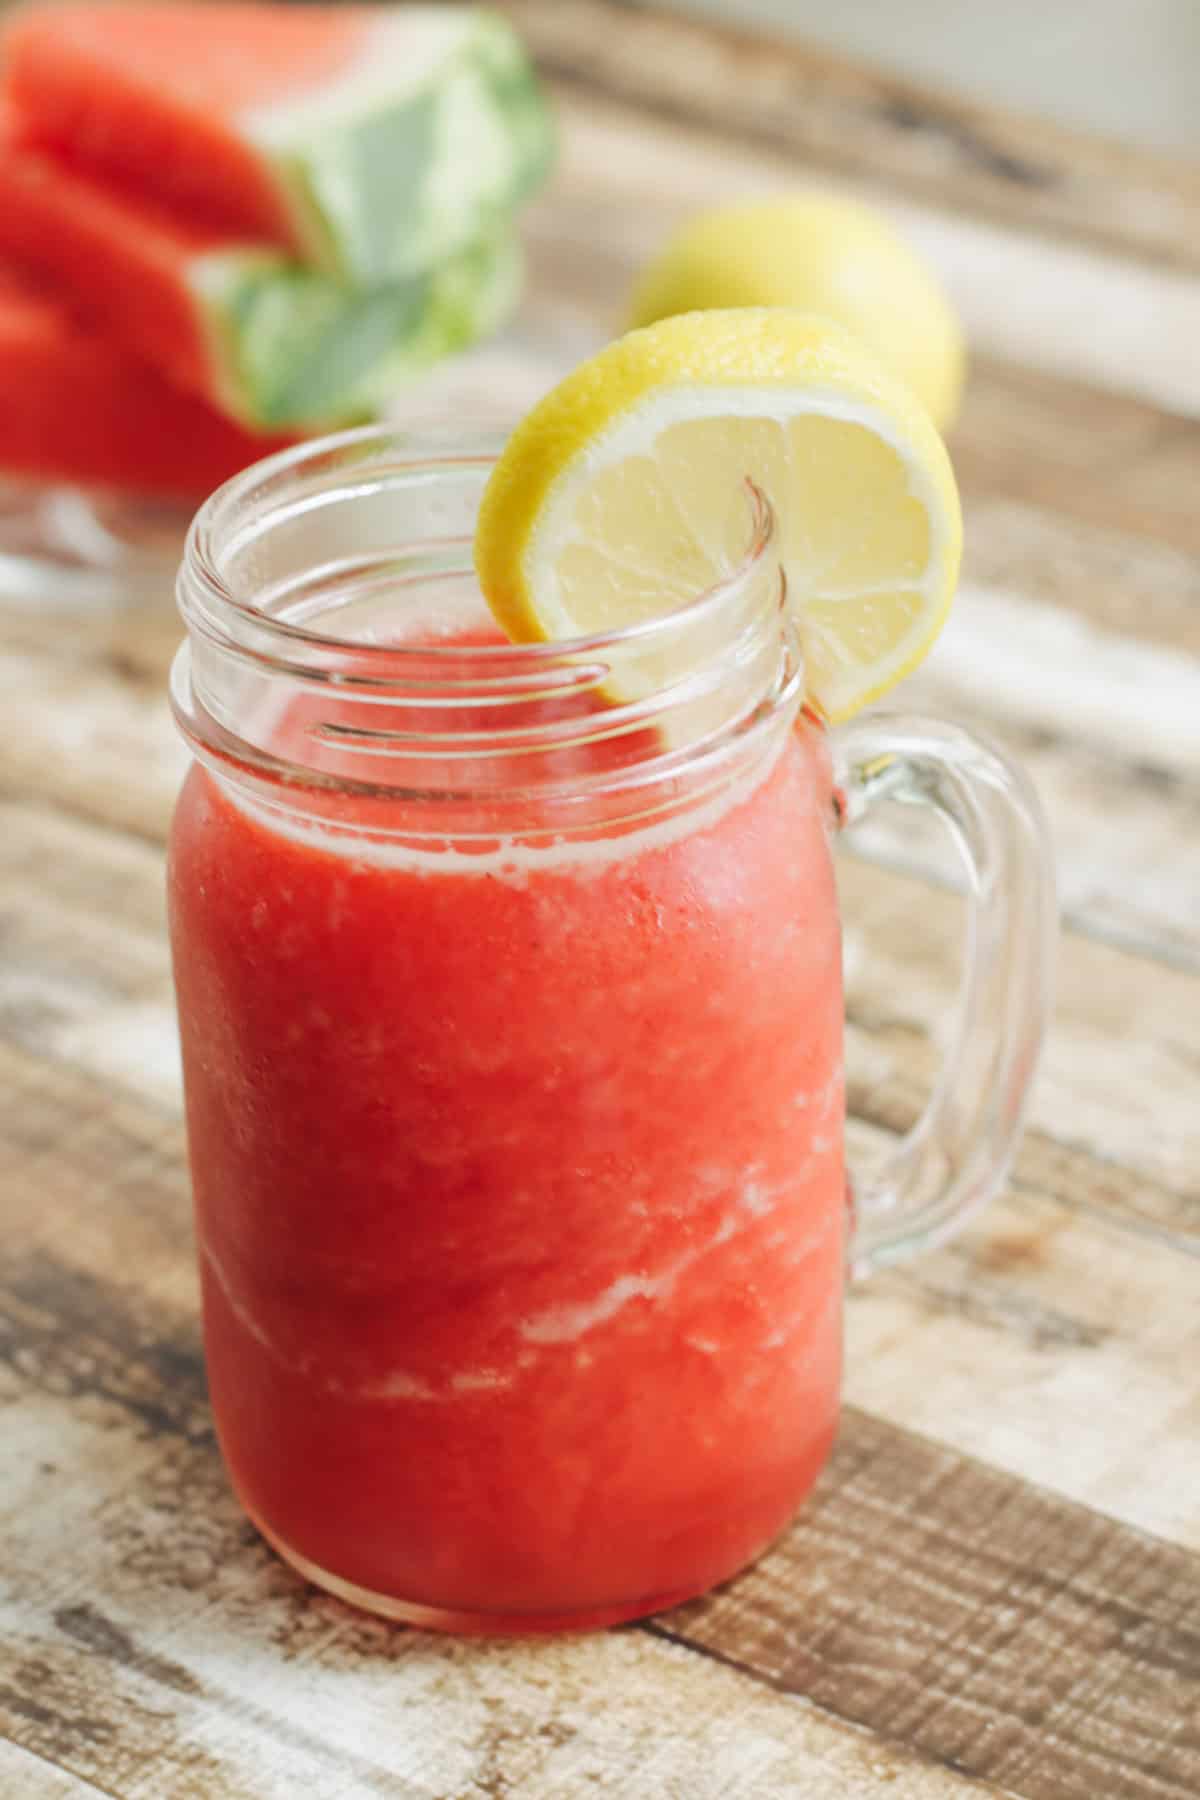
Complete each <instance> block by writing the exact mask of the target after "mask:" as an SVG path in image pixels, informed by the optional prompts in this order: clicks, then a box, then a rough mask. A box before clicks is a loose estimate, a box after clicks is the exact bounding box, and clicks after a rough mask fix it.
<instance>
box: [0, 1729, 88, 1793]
mask: <svg viewBox="0 0 1200 1800" xmlns="http://www.w3.org/2000/svg"><path fill="white" fill-rule="evenodd" d="M0 1794H2V1795H4V1796H6V1797H11V1800H94V1796H95V1795H97V1794H99V1795H102V1796H103V1794H104V1789H103V1788H98V1787H96V1786H95V1784H94V1783H93V1782H90V1781H83V1780H81V1779H80V1777H79V1776H78V1775H71V1774H69V1773H68V1772H67V1770H66V1769H63V1768H60V1767H59V1766H58V1765H57V1764H55V1763H48V1762H46V1761H44V1760H43V1758H42V1757H40V1756H34V1755H33V1754H32V1753H31V1752H30V1751H28V1750H23V1749H22V1748H21V1746H20V1745H19V1744H14V1743H13V1742H12V1741H11V1739H8V1738H0Z"/></svg>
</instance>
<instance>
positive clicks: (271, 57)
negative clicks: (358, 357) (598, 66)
mask: <svg viewBox="0 0 1200 1800" xmlns="http://www.w3.org/2000/svg"><path fill="white" fill-rule="evenodd" d="M4 56H5V63H6V68H7V91H8V94H9V97H10V99H11V101H12V103H13V106H14V108H15V109H16V112H17V114H18V117H19V121H20V129H21V131H22V133H23V134H24V136H25V137H26V139H27V140H28V141H29V142H31V143H35V144H41V145H43V146H46V147H49V148H51V149H52V150H55V151H58V152H59V153H61V154H63V155H64V156H65V157H67V158H68V159H70V160H72V161H74V162H75V163H76V164H77V165H80V166H83V167H86V168H88V169H90V170H92V171H93V172H95V173H98V174H100V175H102V176H107V177H109V178H110V179H114V180H116V181H118V182H120V183H122V184H124V185H126V186H128V187H129V188H132V189H135V190H136V191H138V192H139V193H141V194H143V195H145V196H148V197H154V198H157V199H159V200H161V201H162V202H163V203H164V204H166V205H168V206H171V207H174V208H176V209H178V210H180V211H182V213H183V214H184V216H187V217H191V218H197V219H203V220H205V221H206V222H207V223H209V224H210V225H212V226H214V227H216V228H218V229H220V230H223V231H224V232H226V233H227V234H228V233H233V234H235V235H241V236H242V237H244V238H246V239H249V240H250V241H252V242H268V243H272V244H277V245H282V246H284V247H286V248H288V249H290V250H291V251H292V252H293V254H294V255H296V256H298V257H299V259H300V260H302V261H303V262H305V263H307V264H309V265H311V266H313V267H315V268H318V269H323V270H325V271H326V272H328V273H331V274H335V275H339V276H341V277H342V278H343V279H346V280H351V281H354V282H357V283H360V284H366V285H371V286H378V285H379V284H381V283H383V282H390V281H395V280H397V279H399V278H403V277H405V276H408V275H411V274H414V273H418V272H421V271H424V270H427V269H429V268H431V267H432V266H434V265H435V264H436V263H438V262H440V261H441V260H442V259H444V258H445V257H447V256H451V255H453V254H454V253H455V252H457V251H459V250H462V249H463V248H464V247H466V246H469V245H471V244H473V243H475V242H477V241H478V240H480V239H482V238H486V237H489V236H492V235H494V234H495V233H496V232H497V231H498V230H499V229H500V228H501V227H502V226H503V225H504V224H505V223H506V222H507V220H508V218H509V217H510V215H511V213H512V211H513V209H514V208H515V207H516V206H517V204H518V203H519V202H520V200H521V199H522V198H523V197H524V196H525V194H526V193H527V192H528V191H529V190H530V189H531V188H532V187H533V186H534V185H535V184H536V182H537V181H538V180H539V178H540V176H541V174H542V173H543V171H544V169H545V167H546V164H547V161H548V158H549V154H550V148H551V126H550V118H549V112H548V109H547V106H546V104H545V101H544V99H543V98H542V95H541V93H540V91H539V89H538V86H537V83H536V80H535V78H534V76H533V73H532V70H531V68H530V65H529V62H528V60H527V58H526V56H525V53H524V51H523V49H522V47H521V44H520V40H519V39H518V38H517V36H516V34H515V33H514V32H513V30H512V28H511V27H510V26H509V25H508V24H507V23H506V22H505V21H504V20H502V19H500V18H498V17H496V16H494V15H492V14H490V13H487V12H483V11H477V10H475V9H470V8H460V7H457V6H455V7H449V6H445V7H441V6H404V7H390V8H374V7H364V6H347V7H327V6H301V7H295V6H278V5H238V4H221V3H218V4H213V5H201V6H198V5H186V4H185V5H177V6H158V5H133V6H126V5H121V4H119V3H118V4H114V5H110V6H103V7H97V6H93V5H65V6H54V7H46V8H44V9H43V8H39V9H36V10H32V11H29V12H25V13H21V14H17V15H16V16H15V17H14V18H13V19H12V20H11V22H10V23H9V25H8V27H7V30H6V32H5V36H4Z"/></svg>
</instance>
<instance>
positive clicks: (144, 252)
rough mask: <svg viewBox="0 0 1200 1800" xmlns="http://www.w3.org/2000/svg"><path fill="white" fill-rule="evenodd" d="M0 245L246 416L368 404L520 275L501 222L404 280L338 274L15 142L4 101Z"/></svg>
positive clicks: (332, 419)
mask: <svg viewBox="0 0 1200 1800" xmlns="http://www.w3.org/2000/svg"><path fill="white" fill-rule="evenodd" d="M0 258H5V259H8V260H10V261H15V262H16V263H18V264H20V265H22V266H24V267H28V268H31V269H34V270H37V271H38V272H40V273H41V274H43V275H44V276H46V277H47V278H48V279H49V280H50V281H51V282H53V283H54V284H55V285H56V286H61V287H63V288H65V289H66V290H68V291H69V292H71V293H73V294H75V295H77V296H79V298H80V300H81V301H82V303H83V304H84V305H85V306H86V308H87V311H88V313H89V314H90V315H92V316H94V317H95V318H96V319H97V320H98V321H99V322H100V323H101V324H102V325H103V326H104V327H105V328H106V329H108V330H109V331H110V332H112V334H113V335H114V336H115V337H117V338H118V339H120V340H121V341H122V342H123V343H125V344H127V345H128V346H130V348H132V349H134V350H135V351H136V352H137V354H139V355H140V356H142V357H143V358H144V359H145V360H147V361H149V362H152V363H154V364H155V366H156V367H157V368H159V369H160V370H161V371H162V372H163V374H165V375H166V376H167V377H168V378H169V379H170V380H171V381H173V382H176V383H177V384H178V385H179V386H181V387H184V388H187V389H188V390H189V391H191V392H193V393H196V394H199V395H200V396H201V397H202V398H204V399H206V400H207V401H208V402H209V404H210V405H212V406H214V407H216V408H217V409H218V410H219V411H222V412H225V413H228V414H229V416H230V417H231V418H233V419H234V420H236V421H237V422H238V423H240V424H242V425H244V426H245V427H246V428H247V429H248V430H251V431H273V430H282V429H290V428H295V429H303V430H320V429H325V428H329V427H331V426H335V425H342V424H348V423H352V422H354V421H356V420H358V419H361V418H364V417H366V416H369V415H370V414H371V413H372V412H375V411H377V410H378V408H379V406H380V405H381V404H382V402H383V401H384V400H385V399H386V397H387V395H388V393H389V392H390V391H391V389H392V388H394V387H395V386H397V385H399V384H400V383H401V382H402V381H403V380H405V379H406V378H408V377H410V376H412V375H414V374H416V373H418V372H419V371H420V370H422V369H423V368H426V367H428V366H429V365H430V364H431V363H433V362H435V361H436V360H437V359H438V358H439V357H441V356H443V355H445V354H448V353H449V352H450V351H452V350H456V349H458V348H460V347H462V346H464V345H466V344H469V343H472V342H474V341H475V340H476V339H477V338H479V337H481V336H483V335H485V334H486V333H487V332H489V331H491V330H493V329H495V328H496V327H497V326H498V325H499V324H500V323H501V322H502V321H503V318H504V316H505V315H506V313H507V312H508V311H509V310H510V308H511V306H512V304H513V303H514V302H515V300H516V296H517V292H518V289H519V286H520V262H519V252H518V250H517V248H516V246H515V244H514V243H513V242H512V241H511V240H510V239H508V238H507V237H504V238H501V239H499V240H498V241H496V242H489V241H486V240H485V241H484V242H481V243H478V244H474V245H471V246H469V247H467V248H464V249H462V250H460V251H458V252H457V253H456V254H455V255H454V256H452V257H449V258H447V259H446V260H445V261H444V262H442V263H440V264H439V265H438V266H437V267H435V268H433V269H430V270H427V271H425V272H424V273H422V274H418V275H411V276H409V277H408V278H407V279H406V280H404V281H397V282H391V283H388V284H385V285H384V286H382V287H376V288H369V289H357V288H350V287H346V286H345V285H344V284H342V283H341V282H338V281H335V280H333V279H332V278H331V277H329V276H327V275H320V274H311V273H309V272H308V271H306V270H304V269H302V268H301V267H299V266H298V265H297V264H295V263H294V262H293V261H291V260H290V258H289V256H288V254H287V253H286V252H284V251H281V250H278V249H272V248H270V247H268V246H264V245H262V244H254V243H248V242H245V241H240V240H238V239H236V238H230V237H229V235H228V234H227V233H225V232H221V231H218V230H217V229H215V228H214V227H211V226H208V227H204V226H197V225H195V224H190V223H183V222H180V221H179V220H177V219H176V218H175V217H174V215H172V214H171V213H169V212H168V211H167V210H166V209H165V208H164V207H163V206H162V205H161V204H160V203H157V202H153V201H146V200H143V199H140V198H136V197H134V196H133V195H132V194H130V193H127V192H123V191H122V190H121V189H119V188H116V187H113V186H112V185H110V184H107V183H104V182H101V181H98V180H96V179H95V178H93V177H89V176H87V175H84V174H82V173H80V172H79V170H78V169H77V168H76V167H75V166H73V165H71V164H69V163H66V162H62V161H59V160H57V159H55V158H52V157H49V156H47V155H45V154H43V153H41V152H39V151H37V150H32V149H29V148H27V147H24V146H22V144H21V143H20V142H19V133H18V132H17V130H16V129H15V127H14V125H13V121H12V117H11V114H7V115H6V114H5V113H3V112H0Z"/></svg>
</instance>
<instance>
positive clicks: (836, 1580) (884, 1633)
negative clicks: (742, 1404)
mask: <svg viewBox="0 0 1200 1800" xmlns="http://www.w3.org/2000/svg"><path fill="white" fill-rule="evenodd" d="M1198 1621H1200V1562H1198V1561H1197V1559H1196V1558H1194V1557H1192V1556H1189V1555H1187V1554H1185V1553H1183V1552H1181V1551H1179V1550H1177V1549H1175V1548H1173V1547H1172V1546H1170V1545H1167V1544H1162V1543H1156V1542H1155V1541H1154V1540H1152V1539H1141V1540H1135V1539H1134V1538H1133V1537H1132V1534H1130V1533H1129V1532H1128V1530H1127V1529H1126V1528H1124V1527H1121V1526H1117V1525H1114V1524H1113V1522H1112V1521H1111V1520H1109V1519H1105V1518H1103V1517H1102V1516H1100V1515H1099V1514H1094V1513H1093V1514H1089V1513H1086V1512H1084V1511H1082V1510H1081V1509H1077V1508H1073V1507H1068V1506H1065V1505H1064V1504H1063V1502H1061V1501H1060V1500H1057V1499H1054V1498H1052V1497H1050V1496H1049V1495H1046V1494H1042V1493H1038V1492H1037V1491H1036V1490H1034V1489H1032V1488H1031V1487H1030V1486H1029V1485H1028V1484H1026V1483H1023V1482H1020V1481H1017V1480H1014V1479H1013V1478H1012V1477H1011V1476H1006V1475H1003V1474H1000V1473H999V1472H997V1471H996V1470H994V1469H989V1468H986V1467H984V1466H983V1465H981V1464H977V1463H969V1462H966V1461H964V1460H963V1459H962V1458H961V1457H958V1456H955V1455H953V1454H952V1453H950V1452H948V1451H945V1450H940V1449H938V1448H937V1447H935V1446H934V1445H931V1444H929V1443H927V1442H925V1441H924V1440H922V1439H919V1438H916V1437H912V1436H909V1435H907V1434H903V1433H898V1432H897V1431H896V1430H895V1429H894V1427H892V1426H889V1425H887V1424H885V1423H884V1422H883V1421H881V1420H879V1419H870V1418H867V1417H864V1416H863V1415H861V1414H856V1415H851V1416H850V1417H848V1418H847V1420H846V1424H845V1427H844V1429H843V1432H842V1437H841V1440H840V1443H839V1446H838V1449H837V1451H836V1452H835V1455H834V1458H833V1461H832V1464H831V1466H830V1469H829V1471H828V1474H827V1476H826V1478H825V1480H824V1481H823V1483H822V1486H821V1489H820V1491H819V1493H818V1494H817V1495H816V1496H815V1497H814V1500H813V1502H812V1503H811V1504H810V1505H809V1506H808V1507H807V1508H806V1509H805V1511H804V1512H803V1513H802V1515H801V1517H800V1520H799V1521H798V1522H797V1524H796V1525H795V1526H794V1527H793V1528H792V1530H791V1531H790V1532H789V1534H788V1536H787V1537H786V1538H785V1539H784V1541H783V1542H782V1543H781V1544H780V1545H778V1546H777V1547H776V1549H775V1550H774V1551H772V1553H771V1554H770V1555H769V1556H767V1557H766V1558H764V1559H763V1561H762V1562H761V1563H760V1564H759V1565H758V1567H757V1568H755V1569H753V1570H751V1571H750V1572H749V1573H747V1574H745V1575H743V1576H741V1577H739V1578H738V1580H736V1581H734V1582H732V1583H730V1584H729V1586H728V1587H727V1588H726V1589H725V1590H724V1591H723V1592H721V1593H718V1594H714V1595H711V1596H708V1597H707V1598H705V1599H703V1600H699V1601H696V1602H693V1603H692V1604H691V1605H690V1606H687V1607H684V1608H682V1609H681V1610H680V1611H679V1612H677V1613H675V1614H673V1615H669V1616H667V1617H665V1618H664V1619H663V1620H661V1621H660V1623H659V1625H658V1626H657V1629H659V1630H661V1631H662V1632H664V1633H665V1634H667V1635H669V1636H670V1637H671V1638H672V1639H673V1640H674V1641H676V1642H681V1643H689V1644H697V1645H703V1646H704V1647H705V1648H708V1649H710V1650H712V1651H714V1652H715V1653H716V1654H718V1655H720V1656H721V1657H723V1658H726V1659H728V1660H730V1661H732V1662H736V1663H737V1664H738V1665H739V1666H741V1667H745V1668H750V1669H753V1670H754V1671H755V1673H757V1674H761V1675H766V1676H768V1677H769V1678H770V1679H771V1680H772V1681H773V1682H774V1683H775V1684H776V1685H777V1686H779V1687H780V1688H782V1689H784V1690H785V1691H787V1692H796V1693H802V1694H804V1695H805V1696H806V1697H808V1698H810V1699H812V1700H814V1701H816V1703H817V1704H818V1705H819V1706H821V1707H824V1708H826V1709H828V1710H830V1711H832V1712H835V1713H837V1714H838V1715H839V1716H840V1717H846V1718H851V1719H857V1720H858V1721H859V1722H861V1723H863V1724H868V1725H870V1726H871V1727H872V1729H873V1730H875V1731H878V1732H880V1733H881V1734H882V1735H884V1736H894V1737H897V1738H901V1739H903V1741H905V1742H906V1743H912V1744H915V1745H917V1746H918V1747H919V1748H920V1749H923V1750H926V1751H928V1752H929V1753H930V1754H931V1755H933V1756H936V1757H937V1758H938V1760H939V1761H944V1762H947V1763H949V1764H951V1766H953V1767H955V1768H958V1769H962V1770H963V1771H965V1772H968V1773H971V1774H977V1775H981V1776H984V1777H986V1778H988V1779H990V1780H992V1781H994V1782H996V1783H997V1784H998V1785H999V1786H1001V1787H1003V1788H1004V1789H1006V1790H1010V1791H1013V1792H1017V1793H1020V1794H1021V1795H1022V1796H1023V1800H1095V1797H1096V1796H1097V1795H1100V1794H1103V1795H1104V1796H1105V1800H1190V1797H1191V1796H1193V1795H1194V1794H1195V1793H1196V1791H1197V1788H1198V1787H1200V1623H1198Z"/></svg>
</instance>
